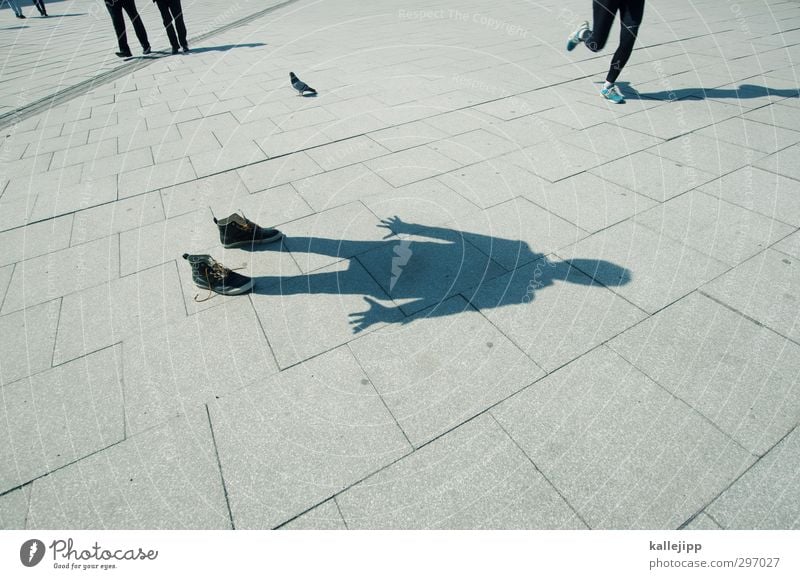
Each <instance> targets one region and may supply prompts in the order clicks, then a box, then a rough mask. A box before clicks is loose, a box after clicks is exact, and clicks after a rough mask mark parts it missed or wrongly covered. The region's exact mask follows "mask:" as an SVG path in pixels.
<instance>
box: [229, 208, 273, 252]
mask: <svg viewBox="0 0 800 579" xmlns="http://www.w3.org/2000/svg"><path fill="white" fill-rule="evenodd" d="M214 223H216V224H217V227H219V241H220V243H222V245H223V246H224V247H241V246H243V245H255V244H256V243H272V242H273V241H278V240H279V239H281V238H282V237H283V233H281V232H280V231H278V230H277V229H266V228H264V227H259V226H258V225H256V224H255V223H253V222H252V221H250V220H249V219H247V218H246V217H243V216H240V215H239V214H238V213H234V214H233V215H231V216H230V217H226V218H225V219H220V220H219V221H217V218H216V217H215V218H214Z"/></svg>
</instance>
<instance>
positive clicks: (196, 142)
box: [150, 131, 222, 165]
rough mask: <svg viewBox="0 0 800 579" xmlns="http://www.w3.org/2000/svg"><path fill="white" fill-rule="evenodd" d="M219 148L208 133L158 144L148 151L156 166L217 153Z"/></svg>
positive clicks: (213, 137)
mask: <svg viewBox="0 0 800 579" xmlns="http://www.w3.org/2000/svg"><path fill="white" fill-rule="evenodd" d="M221 148H222V146H221V145H220V142H219V141H218V140H217V138H216V137H215V136H214V134H213V133H211V132H210V131H209V132H203V133H198V134H196V135H194V136H193V137H192V138H190V139H187V138H184V139H180V140H178V141H168V142H166V143H158V144H156V145H153V146H152V147H151V148H150V150H151V151H152V153H153V160H154V161H155V163H156V165H159V164H161V163H168V162H169V161H176V160H178V159H183V158H185V157H193V156H197V155H199V154H200V153H212V152H217V153H219V150H220V149H221Z"/></svg>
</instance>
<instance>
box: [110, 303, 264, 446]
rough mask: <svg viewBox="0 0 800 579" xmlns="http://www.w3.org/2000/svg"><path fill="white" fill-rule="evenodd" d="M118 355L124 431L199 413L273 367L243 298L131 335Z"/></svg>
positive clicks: (262, 338)
mask: <svg viewBox="0 0 800 579" xmlns="http://www.w3.org/2000/svg"><path fill="white" fill-rule="evenodd" d="M123 354H124V357H123V367H124V371H125V417H126V427H127V430H126V431H127V433H128V434H129V435H130V434H136V433H139V432H143V431H145V430H147V429H148V428H151V427H153V426H157V425H159V424H162V423H164V422H166V421H168V420H170V419H171V418H173V417H175V416H177V415H178V414H186V413H194V412H197V411H198V410H200V411H202V408H203V404H205V403H207V402H209V401H211V400H214V399H215V397H216V396H221V395H223V394H225V393H228V392H233V391H235V390H237V389H241V388H242V387H244V386H245V385H246V384H249V383H251V382H252V381H253V380H256V379H257V378H263V377H264V376H269V375H270V374H273V373H274V372H275V371H276V370H277V368H276V367H275V361H274V359H273V356H272V353H271V352H270V349H269V344H268V343H267V341H266V339H265V337H264V332H263V330H262V329H261V325H260V324H259V323H258V319H257V318H256V315H255V312H254V311H253V307H252V305H251V304H250V301H249V300H248V299H247V298H246V297H243V298H241V299H240V300H238V301H236V302H230V303H225V304H221V305H220V307H216V308H212V309H209V310H208V311H204V312H199V313H197V314H196V315H193V316H191V317H190V318H188V319H186V320H184V321H181V322H178V323H176V324H172V325H169V326H159V327H154V328H152V329H151V330H150V331H148V332H143V333H141V334H137V335H135V336H131V337H130V338H129V339H127V340H126V341H125V342H124V347H123Z"/></svg>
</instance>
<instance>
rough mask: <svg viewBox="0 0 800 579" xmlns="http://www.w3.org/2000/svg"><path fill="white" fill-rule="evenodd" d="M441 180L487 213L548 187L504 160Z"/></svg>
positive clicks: (463, 170) (452, 173) (457, 172)
mask: <svg viewBox="0 0 800 579" xmlns="http://www.w3.org/2000/svg"><path fill="white" fill-rule="evenodd" d="M437 179H438V180H439V181H441V182H442V183H444V184H446V185H447V186H448V187H450V188H451V189H452V190H453V191H457V192H458V193H459V194H460V195H461V196H462V197H464V198H466V199H468V200H469V201H470V202H472V203H473V204H475V205H477V206H478V207H482V208H484V209H485V208H487V207H491V206H493V205H497V204H498V203H503V202H505V201H508V200H510V199H513V198H514V197H517V196H519V195H529V194H535V193H536V192H539V191H541V190H542V189H543V188H544V186H545V184H547V182H546V181H544V180H543V179H541V178H540V177H537V176H536V175H534V174H533V173H531V172H530V171H526V170H525V169H523V168H522V167H519V166H517V165H515V164H514V163H511V162H509V161H508V160H506V159H505V158H503V157H502V156H501V157H497V158H494V159H491V160H488V161H483V162H481V163H476V164H474V165H469V166H467V167H462V168H460V169H457V170H455V171H452V172H450V173H445V174H444V175H440V176H439V177H437Z"/></svg>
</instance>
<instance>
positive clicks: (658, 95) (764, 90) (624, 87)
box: [617, 81, 800, 101]
mask: <svg viewBox="0 0 800 579" xmlns="http://www.w3.org/2000/svg"><path fill="white" fill-rule="evenodd" d="M617 86H619V88H620V90H621V91H622V94H623V95H624V96H625V98H626V99H628V100H648V101H677V100H681V99H686V98H689V97H691V98H693V99H696V100H704V99H756V98H763V97H766V96H777V97H785V98H798V97H800V89H796V88H785V89H784V88H768V87H764V86H758V85H755V84H743V85H740V86H739V87H738V88H699V87H698V88H679V89H675V90H661V91H658V92H640V91H639V90H637V89H635V88H634V87H633V86H631V84H630V83H629V82H625V81H619V82H617Z"/></svg>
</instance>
